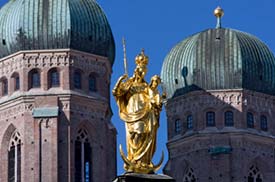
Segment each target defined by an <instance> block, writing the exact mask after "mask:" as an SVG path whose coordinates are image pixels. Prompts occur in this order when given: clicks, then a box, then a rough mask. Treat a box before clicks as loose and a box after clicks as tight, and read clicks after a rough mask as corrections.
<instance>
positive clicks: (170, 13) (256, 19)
mask: <svg viewBox="0 0 275 182" xmlns="http://www.w3.org/2000/svg"><path fill="white" fill-rule="evenodd" d="M5 2H7V0H0V6H2V5H3V4H4V3H5ZM97 2H98V3H99V4H100V5H101V7H102V8H103V9H104V11H105V13H106V15H107V17H108V20H109V23H110V25H111V27H112V30H113V34H114V37H115V42H116V59H115V63H114V65H113V75H112V82H111V88H113V86H114V84H115V82H116V80H117V78H118V77H119V76H120V75H122V74H123V73H124V70H123V51H122V43H121V42H122V41H121V40H122V37H123V36H124V37H125V38H126V44H127V57H128V67H129V68H128V69H129V74H130V75H132V71H133V69H134V67H135V63H134V58H135V56H136V55H137V54H138V53H139V52H140V50H141V48H145V53H146V54H147V55H148V56H149V70H148V71H149V72H148V76H147V80H149V79H150V77H151V76H152V75H154V74H160V70H161V66H162V62H163V60H164V58H165V56H166V55H167V54H168V53H169V51H170V49H171V48H172V47H173V46H174V45H176V44H177V43H178V42H179V41H181V40H183V39H184V38H186V37H188V36H190V35H192V34H194V33H197V32H200V31H203V30H205V29H208V28H214V27H215V26H216V18H215V17H214V16H213V10H214V9H215V8H216V7H217V6H218V5H220V6H221V7H222V8H223V9H224V11H225V15H224V17H223V19H222V26H223V27H226V28H233V29H238V30H241V31H244V32H248V33H250V34H253V35H255V36H256V37H258V38H259V39H261V40H262V41H263V42H265V43H266V44H267V45H268V46H269V48H270V49H271V50H272V52H273V53H274V52H275V51H274V50H275V33H274V32H275V30H274V29H275V23H274V22H275V13H274V9H275V1H274V0H261V1H259V0H241V1H240V0H224V1H222V0H188V1H187V0H185V1H184V0H159V1H156V0H108V1H107V0H97ZM111 105H112V109H113V113H114V116H113V118H112V121H113V123H114V125H115V126H116V128H117V130H118V136H117V139H118V142H117V143H118V144H120V143H121V144H124V143H125V132H124V123H123V122H122V121H121V120H120V119H119V117H118V111H117V106H116V103H115V102H114V99H113V97H112V98H111ZM163 110H164V111H163V112H162V115H161V121H160V128H159V133H158V147H157V152H156V155H155V158H154V161H157V160H159V158H160V154H161V151H162V150H163V151H165V153H166V158H165V162H166V160H167V150H166V142H167V135H166V133H167V125H166V117H165V109H163ZM123 146H124V150H125V145H123ZM117 160H118V174H121V173H123V172H124V170H123V167H122V166H123V163H122V161H121V158H120V156H119V155H118V157H117ZM159 173H161V171H159Z"/></svg>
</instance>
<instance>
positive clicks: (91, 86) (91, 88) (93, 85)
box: [89, 75, 96, 92]
mask: <svg viewBox="0 0 275 182" xmlns="http://www.w3.org/2000/svg"><path fill="white" fill-rule="evenodd" d="M89 91H90V92H95V91H96V78H95V76H93V75H90V76H89Z"/></svg>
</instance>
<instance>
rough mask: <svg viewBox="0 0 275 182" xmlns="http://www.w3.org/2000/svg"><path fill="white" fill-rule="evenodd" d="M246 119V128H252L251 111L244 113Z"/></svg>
mask: <svg viewBox="0 0 275 182" xmlns="http://www.w3.org/2000/svg"><path fill="white" fill-rule="evenodd" d="M246 117H247V118H246V120H247V127H248V128H254V116H253V114H252V113H251V112H248V113H247V115H246Z"/></svg>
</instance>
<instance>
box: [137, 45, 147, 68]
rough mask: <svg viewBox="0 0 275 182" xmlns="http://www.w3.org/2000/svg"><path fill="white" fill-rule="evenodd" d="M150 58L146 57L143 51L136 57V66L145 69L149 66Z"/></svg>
mask: <svg viewBox="0 0 275 182" xmlns="http://www.w3.org/2000/svg"><path fill="white" fill-rule="evenodd" d="M148 59H149V58H148V56H146V55H145V54H144V49H142V50H141V53H139V54H138V55H137V56H136V64H137V65H138V66H139V67H144V66H147V64H148Z"/></svg>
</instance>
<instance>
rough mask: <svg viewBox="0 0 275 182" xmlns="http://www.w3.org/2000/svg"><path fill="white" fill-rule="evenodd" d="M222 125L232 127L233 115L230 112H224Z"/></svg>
mask: <svg viewBox="0 0 275 182" xmlns="http://www.w3.org/2000/svg"><path fill="white" fill-rule="evenodd" d="M224 125H225V126H234V114H233V112H232V111H226V112H225V113H224Z"/></svg>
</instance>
